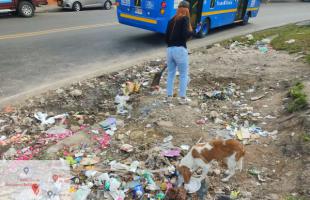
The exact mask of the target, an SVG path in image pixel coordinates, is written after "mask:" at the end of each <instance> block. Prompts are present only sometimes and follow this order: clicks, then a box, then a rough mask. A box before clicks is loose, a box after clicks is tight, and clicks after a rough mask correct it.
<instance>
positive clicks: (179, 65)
mask: <svg viewBox="0 0 310 200" xmlns="http://www.w3.org/2000/svg"><path fill="white" fill-rule="evenodd" d="M167 66H168V78H167V96H172V95H173V87H174V79H175V74H176V70H177V69H178V71H179V74H180V81H179V82H180V84H179V89H180V90H179V96H180V97H186V89H187V82H188V67H189V61H188V51H187V49H186V48H184V47H168V49H167Z"/></svg>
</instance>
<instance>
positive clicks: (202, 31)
mask: <svg viewBox="0 0 310 200" xmlns="http://www.w3.org/2000/svg"><path fill="white" fill-rule="evenodd" d="M209 30H210V21H209V20H208V19H207V20H206V21H205V22H203V23H202V25H201V29H200V31H199V32H198V33H197V37H198V38H203V37H205V36H206V35H208V33H209Z"/></svg>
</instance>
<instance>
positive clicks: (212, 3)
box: [210, 0, 216, 8]
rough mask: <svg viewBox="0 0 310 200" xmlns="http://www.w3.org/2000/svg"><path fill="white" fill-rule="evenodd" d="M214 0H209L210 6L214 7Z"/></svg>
mask: <svg viewBox="0 0 310 200" xmlns="http://www.w3.org/2000/svg"><path fill="white" fill-rule="evenodd" d="M215 1H216V0H211V4H210V8H214V6H215Z"/></svg>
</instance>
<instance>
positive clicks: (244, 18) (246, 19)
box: [241, 13, 250, 25]
mask: <svg viewBox="0 0 310 200" xmlns="http://www.w3.org/2000/svg"><path fill="white" fill-rule="evenodd" d="M249 19H250V13H247V14H246V15H244V17H243V20H242V23H241V24H242V25H247V24H248V23H249Z"/></svg>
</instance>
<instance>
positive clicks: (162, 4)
mask: <svg viewBox="0 0 310 200" xmlns="http://www.w3.org/2000/svg"><path fill="white" fill-rule="evenodd" d="M166 7H167V2H166V1H162V2H161V9H160V14H162V15H163V14H165V8H166Z"/></svg>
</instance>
